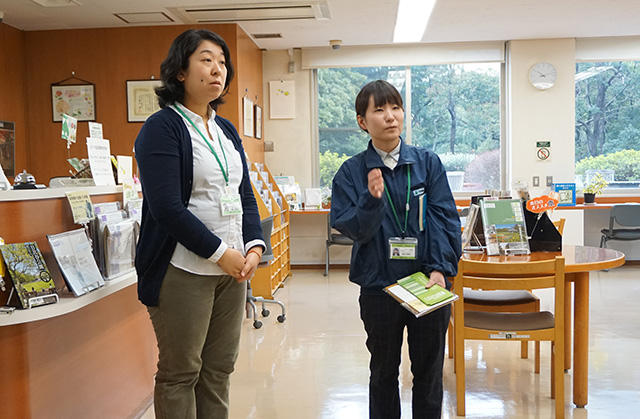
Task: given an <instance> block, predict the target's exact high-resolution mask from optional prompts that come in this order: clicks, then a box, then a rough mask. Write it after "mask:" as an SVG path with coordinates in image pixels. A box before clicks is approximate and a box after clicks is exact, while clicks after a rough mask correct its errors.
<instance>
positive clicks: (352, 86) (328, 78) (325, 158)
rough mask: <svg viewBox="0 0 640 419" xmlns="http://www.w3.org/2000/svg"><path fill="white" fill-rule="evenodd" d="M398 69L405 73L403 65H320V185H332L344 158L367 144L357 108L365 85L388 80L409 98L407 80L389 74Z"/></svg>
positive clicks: (356, 152)
mask: <svg viewBox="0 0 640 419" xmlns="http://www.w3.org/2000/svg"><path fill="white" fill-rule="evenodd" d="M398 71H401V72H402V73H404V69H403V68H395V67H360V68H327V69H318V139H319V143H320V144H319V145H320V147H319V152H320V155H319V159H320V162H319V163H320V164H319V168H320V187H325V186H326V187H331V181H332V180H333V176H334V175H335V174H336V172H337V171H338V169H339V168H340V166H341V165H342V162H344V161H345V160H346V159H348V158H349V157H351V156H353V155H355V154H358V153H359V152H361V151H363V150H365V149H366V148H367V144H368V142H369V136H368V135H367V133H366V132H364V131H362V130H361V129H360V127H359V126H358V123H357V122H356V111H355V101H356V96H357V95H358V92H359V91H360V89H361V88H362V86H364V85H365V84H367V83H369V82H370V81H374V80H379V79H382V80H388V81H389V82H390V83H391V84H393V85H394V86H395V87H396V89H398V91H399V92H400V94H401V95H402V101H403V102H406V97H405V88H404V85H405V83H404V80H402V81H401V83H398V82H397V81H393V80H389V79H388V77H387V75H388V74H389V73H391V74H392V75H393V74H397V72H398ZM405 118H406V117H405ZM405 127H406V119H405ZM405 131H406V128H405ZM404 136H405V135H404V132H403V137H404Z"/></svg>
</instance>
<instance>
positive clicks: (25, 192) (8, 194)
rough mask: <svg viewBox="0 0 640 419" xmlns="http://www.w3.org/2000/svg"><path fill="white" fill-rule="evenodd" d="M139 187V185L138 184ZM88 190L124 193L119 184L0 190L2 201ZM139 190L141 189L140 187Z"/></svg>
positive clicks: (57, 195) (98, 193) (96, 193)
mask: <svg viewBox="0 0 640 419" xmlns="http://www.w3.org/2000/svg"><path fill="white" fill-rule="evenodd" d="M137 187H138V188H139V186H137ZM78 190H86V191H87V193H88V194H89V195H104V194H112V193H122V185H117V186H69V187H64V188H45V189H18V190H10V191H0V202H1V201H26V200H36V199H51V198H64V197H65V196H66V195H65V193H66V192H73V191H78ZM138 190H139V189H138Z"/></svg>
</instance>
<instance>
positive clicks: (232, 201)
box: [220, 186, 242, 216]
mask: <svg viewBox="0 0 640 419" xmlns="http://www.w3.org/2000/svg"><path fill="white" fill-rule="evenodd" d="M220 210H221V212H222V215H223V216H228V215H241V214H242V201H241V200H240V194H239V193H238V192H237V191H234V190H233V188H231V187H229V186H227V187H226V189H225V193H224V194H222V196H221V197H220Z"/></svg>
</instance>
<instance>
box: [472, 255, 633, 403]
mask: <svg viewBox="0 0 640 419" xmlns="http://www.w3.org/2000/svg"><path fill="white" fill-rule="evenodd" d="M557 255H560V252H534V253H532V254H530V255H510V256H503V255H501V256H487V255H486V254H478V253H464V254H463V255H462V258H463V259H466V260H475V261H488V262H504V263H509V262H523V261H538V260H547V259H551V258H554V257H556V256H557ZM562 256H564V258H565V368H569V367H570V366H571V364H570V362H569V363H568V362H567V361H570V360H571V345H570V342H571V304H570V302H571V282H573V283H574V284H575V295H574V300H573V309H574V319H575V320H574V322H575V332H574V334H573V365H574V370H573V403H574V404H575V405H576V406H577V407H584V406H586V405H587V402H588V378H589V272H590V271H598V270H602V269H610V268H616V267H618V266H622V265H623V264H624V254H622V253H621V252H618V251H617V250H613V249H601V248H598V247H589V246H569V245H565V246H562Z"/></svg>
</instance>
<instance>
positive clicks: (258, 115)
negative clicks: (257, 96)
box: [254, 105, 262, 139]
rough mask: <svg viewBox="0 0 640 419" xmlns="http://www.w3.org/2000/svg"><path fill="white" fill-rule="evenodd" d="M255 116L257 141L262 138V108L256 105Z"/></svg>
mask: <svg viewBox="0 0 640 419" xmlns="http://www.w3.org/2000/svg"><path fill="white" fill-rule="evenodd" d="M254 108H255V109H254V111H255V112H254V114H255V118H256V123H255V130H256V132H255V134H256V135H255V137H256V138H257V139H260V138H262V108H261V107H260V106H259V105H255V107H254Z"/></svg>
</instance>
